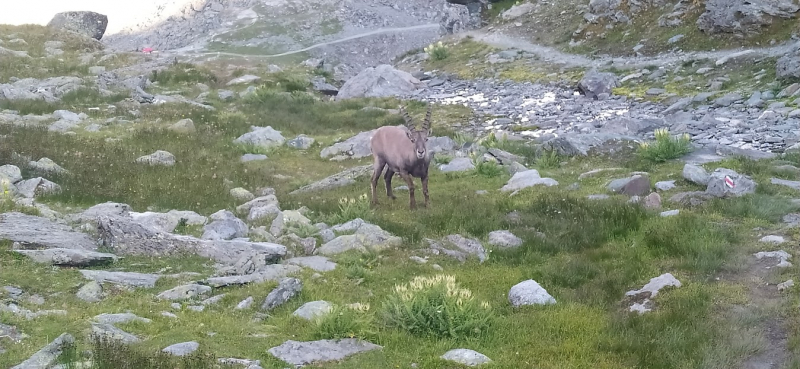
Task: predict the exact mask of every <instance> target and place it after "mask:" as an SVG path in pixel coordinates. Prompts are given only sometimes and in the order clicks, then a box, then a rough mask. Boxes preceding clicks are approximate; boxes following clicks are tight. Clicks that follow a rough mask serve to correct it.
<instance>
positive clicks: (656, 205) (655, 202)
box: [643, 192, 661, 209]
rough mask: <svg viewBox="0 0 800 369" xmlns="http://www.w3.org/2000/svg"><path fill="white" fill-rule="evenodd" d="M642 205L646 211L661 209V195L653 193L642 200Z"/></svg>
mask: <svg viewBox="0 0 800 369" xmlns="http://www.w3.org/2000/svg"><path fill="white" fill-rule="evenodd" d="M643 205H644V207H645V208H647V209H660V208H661V195H659V194H658V192H653V193H651V194H649V195H647V196H646V197H645V198H644V202H643Z"/></svg>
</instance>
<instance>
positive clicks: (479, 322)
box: [383, 275, 494, 339]
mask: <svg viewBox="0 0 800 369" xmlns="http://www.w3.org/2000/svg"><path fill="white" fill-rule="evenodd" d="M493 316H494V313H493V311H492V307H491V305H489V303H488V302H485V301H479V300H478V299H476V298H475V296H474V295H473V294H472V292H471V291H470V290H468V289H465V288H461V287H460V286H459V285H458V284H456V280H455V277H454V276H451V275H436V276H434V277H422V276H420V277H416V278H414V279H413V280H411V282H409V283H407V284H403V285H396V286H395V288H394V294H392V295H391V296H390V297H389V298H388V300H387V301H386V302H385V303H384V305H383V319H384V322H385V323H386V325H387V326H390V327H395V328H398V329H402V330H404V331H407V332H409V333H411V334H414V335H419V336H432V337H437V338H452V339H465V338H471V337H477V336H480V335H482V334H485V333H486V332H487V331H488V330H489V328H490V326H491V322H492V318H493Z"/></svg>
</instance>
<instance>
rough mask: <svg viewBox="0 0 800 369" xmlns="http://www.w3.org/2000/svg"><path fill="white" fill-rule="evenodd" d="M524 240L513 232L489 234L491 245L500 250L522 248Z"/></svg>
mask: <svg viewBox="0 0 800 369" xmlns="http://www.w3.org/2000/svg"><path fill="white" fill-rule="evenodd" d="M522 242H523V241H522V239H521V238H519V237H517V236H515V235H514V234H513V233H511V231H494V232H489V244H490V245H492V246H497V247H500V248H504V249H506V248H516V247H520V246H522Z"/></svg>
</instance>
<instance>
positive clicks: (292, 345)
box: [267, 338, 382, 366]
mask: <svg viewBox="0 0 800 369" xmlns="http://www.w3.org/2000/svg"><path fill="white" fill-rule="evenodd" d="M381 348H382V347H381V346H378V345H376V344H373V343H370V342H366V341H362V340H359V339H356V338H344V339H338V340H319V341H310V342H298V341H292V340H289V341H286V342H284V343H283V344H281V345H280V346H276V347H273V348H271V349H269V350H267V351H268V352H269V353H270V354H272V355H273V356H275V357H276V358H278V359H280V360H283V361H285V362H286V363H289V364H292V365H295V366H303V365H310V364H313V363H324V362H330V361H340V360H342V359H345V358H347V357H349V356H353V355H355V354H358V353H362V352H367V351H372V350H377V349H381Z"/></svg>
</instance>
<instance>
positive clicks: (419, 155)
mask: <svg viewBox="0 0 800 369" xmlns="http://www.w3.org/2000/svg"><path fill="white" fill-rule="evenodd" d="M400 113H401V115H402V116H403V119H404V121H405V128H401V127H396V126H384V127H381V128H378V129H377V130H376V131H375V134H374V135H373V136H372V138H371V139H370V150H371V152H372V157H373V166H372V180H371V185H372V187H371V194H372V205H377V204H378V199H377V195H376V193H375V192H376V187H377V185H378V178H380V176H381V172H383V169H384V167H387V169H386V174H385V175H384V177H383V180H384V182H385V183H386V196H387V197H389V198H391V199H392V200H394V199H396V197H395V196H394V194H393V193H392V177H393V176H394V174H395V173H398V174H399V175H400V177H402V178H403V180H405V182H406V184H408V195H409V203H410V205H409V206H410V208H411V209H415V208H416V200H415V199H414V178H420V179H421V180H422V194H423V195H424V196H425V207H427V206H428V205H429V203H430V197H429V196H428V167H429V166H430V162H431V154H430V152H428V148H427V146H426V142H427V141H428V136H429V135H430V127H431V106H430V105H428V112H427V113H426V114H425V121H424V122H423V123H422V129H420V130H417V129H415V128H414V125H413V120H412V119H411V117H409V116H408V112H406V110H405V108H404V107H402V106H401V107H400Z"/></svg>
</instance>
